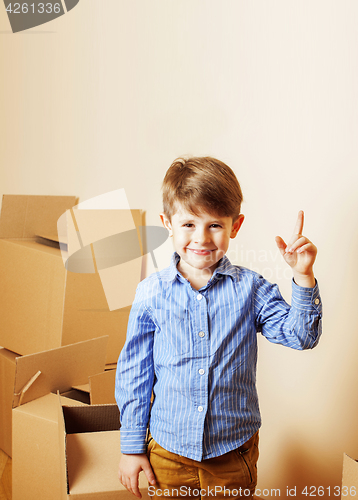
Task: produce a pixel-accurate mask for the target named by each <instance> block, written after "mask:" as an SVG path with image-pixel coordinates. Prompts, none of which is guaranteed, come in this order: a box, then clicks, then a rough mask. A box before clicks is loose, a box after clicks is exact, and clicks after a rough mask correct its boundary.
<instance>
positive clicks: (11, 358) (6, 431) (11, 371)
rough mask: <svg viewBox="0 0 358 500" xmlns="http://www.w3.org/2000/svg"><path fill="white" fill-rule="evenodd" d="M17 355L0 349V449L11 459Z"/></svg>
mask: <svg viewBox="0 0 358 500" xmlns="http://www.w3.org/2000/svg"><path fill="white" fill-rule="evenodd" d="M17 356H18V355H17V354H15V353H14V352H11V351H8V350H7V349H3V348H0V448H1V449H2V450H3V451H4V452H5V453H6V454H7V455H8V456H9V457H11V455H12V451H11V436H12V433H11V409H12V400H13V397H14V380H15V371H16V358H17Z"/></svg>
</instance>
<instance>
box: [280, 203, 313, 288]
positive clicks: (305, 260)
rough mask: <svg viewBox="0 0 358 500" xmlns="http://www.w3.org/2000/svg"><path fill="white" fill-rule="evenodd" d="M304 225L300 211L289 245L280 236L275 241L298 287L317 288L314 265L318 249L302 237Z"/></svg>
mask: <svg viewBox="0 0 358 500" xmlns="http://www.w3.org/2000/svg"><path fill="white" fill-rule="evenodd" d="M303 223H304V214H303V211H302V210H300V211H299V212H298V217H297V221H296V225H295V229H294V231H293V234H292V236H291V238H290V240H289V242H288V243H287V245H286V243H285V242H284V240H283V239H282V238H281V237H280V236H276V238H275V240H276V244H277V246H278V249H279V250H280V253H281V255H282V256H283V258H284V259H285V261H286V262H287V264H288V265H289V266H291V268H292V271H293V277H294V280H295V282H296V283H297V285H300V286H305V287H313V286H315V279H314V274H313V264H314V261H315V259H316V255H317V248H316V247H315V245H314V244H313V243H312V242H311V241H310V240H309V239H308V238H306V237H305V236H303V235H302V230H303Z"/></svg>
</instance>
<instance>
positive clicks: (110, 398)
mask: <svg viewBox="0 0 358 500" xmlns="http://www.w3.org/2000/svg"><path fill="white" fill-rule="evenodd" d="M115 386H116V370H115V369H112V370H106V371H104V372H102V373H98V374H97V375H92V376H91V377H89V382H88V384H84V385H76V386H74V389H75V390H78V391H81V392H82V393H83V394H86V396H87V397H88V398H89V402H90V404H91V405H102V404H116V400H115V396H114V393H115Z"/></svg>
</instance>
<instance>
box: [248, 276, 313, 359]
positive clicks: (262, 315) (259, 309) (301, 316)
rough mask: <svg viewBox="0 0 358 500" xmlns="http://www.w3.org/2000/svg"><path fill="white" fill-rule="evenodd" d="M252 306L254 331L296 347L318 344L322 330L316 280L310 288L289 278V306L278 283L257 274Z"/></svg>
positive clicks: (270, 339) (277, 341)
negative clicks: (254, 320)
mask: <svg viewBox="0 0 358 500" xmlns="http://www.w3.org/2000/svg"><path fill="white" fill-rule="evenodd" d="M253 307H254V314H255V318H256V327H257V331H259V332H261V333H262V335H263V336H264V337H266V338H267V339H268V340H269V341H270V342H273V343H277V344H282V345H284V346H287V347H291V348H293V349H299V350H303V349H312V348H313V347H315V346H316V345H317V343H318V341H319V338H320V336H321V333H322V301H321V297H320V293H319V288H318V283H317V281H316V285H315V286H314V287H313V288H305V287H301V286H298V285H297V284H296V283H295V282H294V280H292V300H291V306H290V305H289V304H287V302H286V301H285V300H284V299H283V297H282V295H281V293H280V291H279V289H278V286H277V285H273V284H271V283H269V282H268V281H266V280H265V279H264V278H263V277H262V276H259V275H258V276H257V277H256V287H255V294H254V301H253Z"/></svg>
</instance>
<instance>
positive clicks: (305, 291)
mask: <svg viewBox="0 0 358 500" xmlns="http://www.w3.org/2000/svg"><path fill="white" fill-rule="evenodd" d="M291 306H293V307H295V308H296V309H298V310H301V311H307V310H309V311H312V312H316V313H318V314H321V313H322V301H321V296H320V293H319V288H318V283H317V280H316V285H315V286H314V287H313V288H306V287H304V286H299V285H297V283H295V281H294V280H293V279H292V299H291Z"/></svg>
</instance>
